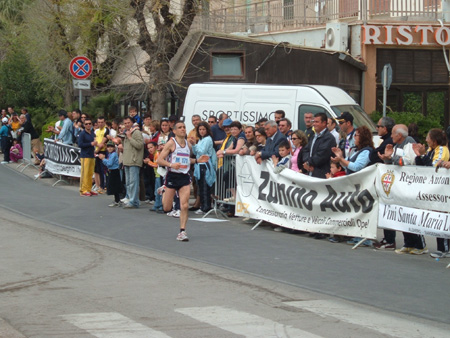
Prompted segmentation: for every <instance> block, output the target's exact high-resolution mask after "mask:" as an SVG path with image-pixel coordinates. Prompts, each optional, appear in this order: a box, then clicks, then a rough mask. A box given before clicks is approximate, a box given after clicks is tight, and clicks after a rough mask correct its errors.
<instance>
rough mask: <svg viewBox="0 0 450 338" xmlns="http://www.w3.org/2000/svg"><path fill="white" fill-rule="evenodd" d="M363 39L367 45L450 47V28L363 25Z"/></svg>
mask: <svg viewBox="0 0 450 338" xmlns="http://www.w3.org/2000/svg"><path fill="white" fill-rule="evenodd" d="M362 38H363V44H365V45H370V44H373V45H404V46H410V45H411V46H412V45H422V46H436V45H440V46H448V45H450V28H449V27H446V26H444V27H440V26H439V27H433V26H431V25H430V26H422V25H417V26H415V27H414V26H404V25H400V26H393V25H384V26H376V25H363V26H362Z"/></svg>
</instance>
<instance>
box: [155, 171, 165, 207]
mask: <svg viewBox="0 0 450 338" xmlns="http://www.w3.org/2000/svg"><path fill="white" fill-rule="evenodd" d="M160 186H161V177H155V204H154V205H153V210H158V209H160V210H162V208H163V206H162V195H159V194H158V191H157V190H158V188H159V187H160Z"/></svg>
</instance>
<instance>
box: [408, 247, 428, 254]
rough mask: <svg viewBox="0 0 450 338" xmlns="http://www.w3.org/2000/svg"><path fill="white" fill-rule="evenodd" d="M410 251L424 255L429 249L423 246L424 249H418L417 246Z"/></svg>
mask: <svg viewBox="0 0 450 338" xmlns="http://www.w3.org/2000/svg"><path fill="white" fill-rule="evenodd" d="M409 253H410V254H411V255H423V254H426V253H428V249H427V248H426V247H425V248H423V249H416V248H414V249H412V250H411V251H410V252H409Z"/></svg>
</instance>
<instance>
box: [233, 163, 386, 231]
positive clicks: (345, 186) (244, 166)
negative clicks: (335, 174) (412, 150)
mask: <svg viewBox="0 0 450 338" xmlns="http://www.w3.org/2000/svg"><path fill="white" fill-rule="evenodd" d="M376 174H377V169H376V167H375V166H371V167H368V168H365V169H364V170H362V171H360V172H357V173H355V174H352V175H350V176H344V177H339V178H333V179H317V178H313V177H310V176H307V175H303V174H300V173H297V172H295V171H292V170H290V169H284V170H283V171H282V172H281V173H279V174H275V173H274V172H273V164H272V162H271V161H263V163H262V164H261V165H259V164H257V163H256V161H255V159H254V158H253V157H252V156H237V157H236V180H237V188H236V215H238V216H243V217H250V218H254V219H259V220H264V221H268V222H270V223H273V224H277V225H280V226H283V227H286V228H291V229H296V230H303V231H310V232H321V233H329V234H337V235H346V236H354V237H364V238H376V232H377V218H378V198H377V196H376V191H375V185H374V181H375V177H376Z"/></svg>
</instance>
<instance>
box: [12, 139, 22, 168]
mask: <svg viewBox="0 0 450 338" xmlns="http://www.w3.org/2000/svg"><path fill="white" fill-rule="evenodd" d="M9 158H10V159H11V161H13V162H16V163H17V162H18V161H19V160H21V159H23V150H22V147H21V145H20V143H19V141H17V139H14V140H13V144H12V146H11V149H10V150H9Z"/></svg>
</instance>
